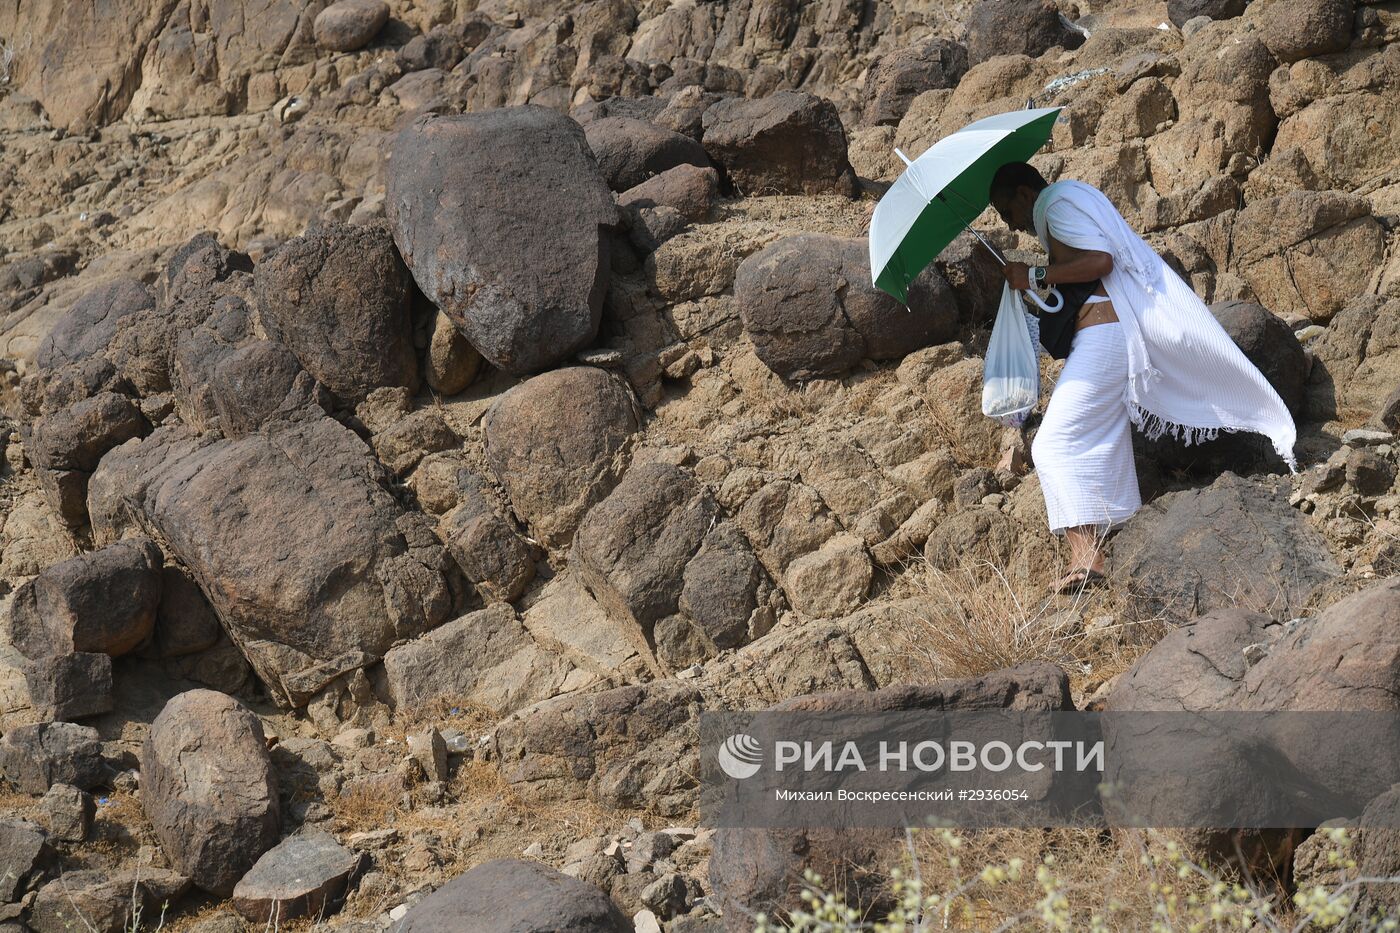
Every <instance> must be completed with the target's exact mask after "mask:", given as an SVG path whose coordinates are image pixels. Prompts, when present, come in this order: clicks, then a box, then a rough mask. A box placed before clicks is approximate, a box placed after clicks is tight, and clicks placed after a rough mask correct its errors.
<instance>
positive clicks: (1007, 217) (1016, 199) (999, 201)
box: [992, 185, 1036, 233]
mask: <svg viewBox="0 0 1400 933" xmlns="http://www.w3.org/2000/svg"><path fill="white" fill-rule="evenodd" d="M1035 198H1036V194H1035V192H1034V191H1032V190H1031V189H1029V188H1027V187H1025V186H1024V185H1022V186H1021V187H1019V188H1017V189H1016V193H1015V194H1013V195H1011V196H1010V197H1008V196H1006V195H1000V196H998V197H995V198H992V207H993V208H995V209H996V212H997V214H998V215H999V216H1000V217H1001V220H1002V223H1004V224H1006V225H1007V226H1008V227H1010V228H1011V229H1012V230H1024V231H1026V232H1027V233H1034V232H1035V217H1034V210H1035Z"/></svg>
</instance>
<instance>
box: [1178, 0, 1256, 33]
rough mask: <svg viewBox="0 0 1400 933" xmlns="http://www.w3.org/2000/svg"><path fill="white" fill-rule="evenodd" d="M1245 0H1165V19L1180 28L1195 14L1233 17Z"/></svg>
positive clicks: (1194, 16)
mask: <svg viewBox="0 0 1400 933" xmlns="http://www.w3.org/2000/svg"><path fill="white" fill-rule="evenodd" d="M1246 2H1247V0H1167V19H1169V20H1171V23H1172V25H1173V26H1175V27H1176V28H1177V29H1180V28H1181V27H1182V26H1184V25H1186V21H1187V20H1191V19H1195V18H1196V17H1197V16H1209V17H1210V18H1211V19H1234V18H1235V17H1236V16H1239V15H1240V14H1241V13H1243V12H1244V8H1245V6H1246Z"/></svg>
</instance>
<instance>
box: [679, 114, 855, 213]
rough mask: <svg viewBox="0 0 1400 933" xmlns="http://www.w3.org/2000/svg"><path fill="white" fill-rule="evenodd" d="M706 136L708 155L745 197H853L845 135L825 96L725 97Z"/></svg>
mask: <svg viewBox="0 0 1400 933" xmlns="http://www.w3.org/2000/svg"><path fill="white" fill-rule="evenodd" d="M704 134H705V135H704V144H705V151H706V152H708V153H709V154H710V158H711V159H713V160H714V161H715V162H717V163H719V164H720V165H721V166H722V167H723V168H724V171H725V173H726V174H727V175H728V177H729V181H730V182H731V183H733V185H734V187H735V188H736V189H738V191H739V192H740V193H741V194H743V195H746V196H761V195H765V194H831V193H835V194H844V195H848V196H850V195H854V194H855V182H856V176H855V170H854V169H853V168H851V163H850V161H849V160H848V159H847V157H846V131H845V129H844V128H843V127H842V126H841V117H840V115H839V114H838V113H837V111H836V106H835V105H834V104H832V103H831V102H830V101H828V100H825V99H823V98H821V97H816V96H814V95H812V94H807V93H804V92H802V91H779V92H777V93H776V94H772V95H770V96H768V97H763V98H759V99H757V100H748V99H746V98H743V97H733V98H727V99H725V100H721V101H719V102H718V103H716V104H714V105H713V106H711V107H710V108H709V109H707V110H706V111H705V116H704Z"/></svg>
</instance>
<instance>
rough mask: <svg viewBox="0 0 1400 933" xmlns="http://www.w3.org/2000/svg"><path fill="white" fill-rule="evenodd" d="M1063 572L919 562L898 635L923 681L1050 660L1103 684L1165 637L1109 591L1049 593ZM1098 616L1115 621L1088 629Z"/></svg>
mask: <svg viewBox="0 0 1400 933" xmlns="http://www.w3.org/2000/svg"><path fill="white" fill-rule="evenodd" d="M1063 570H1064V568H1063V567H1061V566H1043V567H1042V568H1040V569H1039V570H1030V569H1024V568H1022V569H1017V566H1001V565H998V564H995V563H993V562H991V561H987V560H978V559H968V560H966V561H964V562H963V563H961V564H959V565H958V566H955V567H952V568H949V569H941V568H938V567H935V566H933V565H931V564H928V563H927V562H926V561H923V560H922V559H920V560H917V561H915V562H914V563H913V564H911V565H910V567H909V572H907V573H906V579H907V582H908V584H909V587H910V589H911V590H912V592H913V594H914V596H915V599H914V600H913V603H914V604H915V605H917V606H919V607H920V608H919V609H917V610H913V611H908V612H907V613H906V624H905V625H904V626H903V629H902V631H901V632H900V634H901V636H902V637H903V638H904V639H905V640H906V641H907V643H908V645H909V649H910V652H911V654H912V655H913V656H914V657H915V658H917V659H918V660H919V661H920V662H921V663H922V666H923V668H924V673H925V675H926V676H929V677H934V678H943V677H975V676H979V675H982V674H987V673H990V672H992V671H996V670H1000V669H1002V668H1006V667H1014V666H1016V665H1018V664H1025V663H1028V662H1032V661H1048V662H1050V663H1052V664H1058V665H1060V666H1061V667H1062V668H1064V669H1065V670H1066V671H1067V672H1069V673H1070V675H1071V679H1072V680H1077V679H1084V678H1085V677H1091V679H1092V680H1093V681H1095V682H1098V683H1102V682H1103V681H1104V680H1106V679H1108V678H1109V677H1111V676H1113V675H1114V674H1117V673H1119V672H1121V671H1123V670H1126V669H1127V668H1128V667H1130V666H1131V665H1132V663H1133V661H1135V660H1136V659H1137V658H1138V657H1139V656H1141V655H1142V654H1143V653H1144V652H1145V651H1146V650H1147V648H1149V647H1151V645H1153V644H1155V643H1156V642H1157V641H1158V640H1159V639H1160V638H1161V636H1162V635H1163V634H1164V633H1165V628H1166V625H1165V623H1164V622H1163V621H1162V619H1161V618H1160V617H1153V618H1149V619H1138V618H1136V617H1135V616H1134V615H1133V613H1132V610H1131V607H1130V605H1129V603H1128V601H1127V600H1126V599H1125V598H1124V597H1123V596H1122V594H1120V593H1118V592H1116V591H1115V590H1113V589H1111V588H1109V589H1097V590H1083V591H1078V592H1075V593H1072V594H1069V595H1066V596H1055V595H1053V594H1052V593H1051V592H1050V586H1051V584H1052V582H1053V581H1054V580H1055V579H1058V577H1059V576H1060V575H1061V573H1062V572H1063ZM1104 616H1108V617H1111V618H1112V619H1113V620H1114V621H1113V622H1112V623H1111V624H1110V625H1108V626H1099V627H1097V628H1095V629H1093V630H1092V631H1086V629H1085V624H1086V623H1087V622H1088V621H1090V620H1094V619H1099V618H1101V617H1104Z"/></svg>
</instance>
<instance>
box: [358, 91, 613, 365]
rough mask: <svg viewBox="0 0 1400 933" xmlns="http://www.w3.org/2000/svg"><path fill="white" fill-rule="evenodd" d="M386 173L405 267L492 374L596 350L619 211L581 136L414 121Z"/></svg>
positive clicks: (554, 116) (552, 119) (522, 126)
mask: <svg viewBox="0 0 1400 933" xmlns="http://www.w3.org/2000/svg"><path fill="white" fill-rule="evenodd" d="M389 165H390V168H389V173H388V180H387V193H386V196H385V197H386V208H387V211H388V215H389V219H390V222H391V224H392V226H393V231H394V240H395V242H396V243H398V246H399V251H400V252H401V253H402V254H403V257H404V261H405V262H407V263H408V267H409V268H410V269H412V270H413V277H414V279H415V281H417V283H418V287H419V288H420V289H422V291H423V293H424V294H425V295H427V296H428V298H429V299H430V300H432V302H433V303H434V304H436V305H437V306H438V308H440V309H441V310H442V311H443V312H445V313H446V314H447V316H448V317H450V318H452V320H453V322H454V323H455V324H456V325H457V327H458V328H460V329H461V331H462V333H463V334H465V335H466V337H467V339H468V340H470V341H471V343H472V345H473V346H475V347H476V348H477V349H478V350H479V351H481V355H482V356H483V357H485V358H486V360H487V361H488V362H490V363H491V364H492V365H494V366H496V367H498V368H500V369H504V370H506V371H508V372H510V373H514V374H516V375H523V374H526V373H531V372H537V371H539V370H541V369H544V368H546V367H549V366H552V365H554V364H555V363H558V362H559V361H560V360H564V359H568V358H569V357H570V356H572V355H573V354H574V353H575V352H576V351H577V350H579V349H581V348H582V347H584V346H586V345H587V344H589V343H590V342H591V341H592V340H593V338H594V337H595V336H596V335H597V333H598V323H599V320H600V318H601V314H602V309H603V294H604V293H605V292H606V291H607V286H608V268H609V265H608V242H609V240H608V236H607V235H606V229H605V228H608V227H611V226H613V225H615V224H616V223H617V208H616V207H615V206H614V203H613V197H612V193H611V192H610V191H609V190H608V185H607V182H606V181H605V180H604V179H603V176H602V174H601V173H600V172H599V171H598V166H597V163H596V162H595V160H594V158H593V154H592V153H591V152H590V150H589V148H588V141H587V139H586V138H585V137H584V133H583V129H582V127H580V126H579V125H578V124H577V123H575V122H574V121H573V120H571V119H569V118H568V117H565V116H563V115H561V114H558V113H555V112H554V111H552V110H548V109H545V108H543V107H534V106H526V107H508V108H504V109H497V110H491V111H487V112H485V113H475V114H466V115H463V116H454V117H436V118H435V117H422V118H420V119H418V120H416V121H414V122H413V123H412V124H410V125H409V126H408V127H406V128H405V129H404V130H403V131H402V132H400V133H399V135H398V136H397V137H396V138H395V141H394V145H393V152H392V157H391V160H390V163H389Z"/></svg>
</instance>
